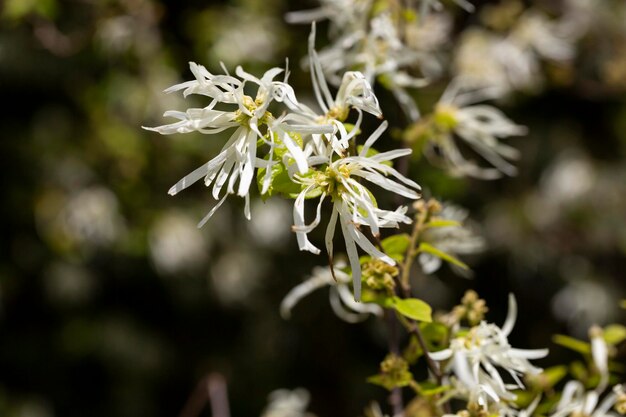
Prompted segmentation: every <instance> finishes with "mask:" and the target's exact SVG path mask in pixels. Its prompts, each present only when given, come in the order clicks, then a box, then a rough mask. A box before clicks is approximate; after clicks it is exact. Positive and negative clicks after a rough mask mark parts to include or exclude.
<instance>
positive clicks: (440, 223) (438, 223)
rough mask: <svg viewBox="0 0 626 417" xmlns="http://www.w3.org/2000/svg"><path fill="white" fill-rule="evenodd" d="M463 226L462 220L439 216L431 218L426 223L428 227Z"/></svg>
mask: <svg viewBox="0 0 626 417" xmlns="http://www.w3.org/2000/svg"><path fill="white" fill-rule="evenodd" d="M461 226H462V224H461V223H460V222H457V221H456V220H447V219H441V218H438V217H434V218H432V219H430V221H429V222H428V223H426V224H425V225H424V227H427V228H435V227H461Z"/></svg>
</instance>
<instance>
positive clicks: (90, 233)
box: [60, 186, 126, 246]
mask: <svg viewBox="0 0 626 417" xmlns="http://www.w3.org/2000/svg"><path fill="white" fill-rule="evenodd" d="M60 220H61V224H62V227H63V230H64V231H65V232H66V234H67V235H68V236H70V237H71V238H72V239H73V240H75V241H77V242H79V243H82V244H86V245H90V246H108V245H111V244H113V243H114V242H115V241H116V240H117V239H118V238H119V237H120V236H121V235H122V234H123V233H124V232H125V231H126V226H125V221H124V218H123V217H122V215H121V214H120V212H119V203H118V200H117V197H116V196H115V194H113V192H112V191H111V190H109V189H108V188H105V187H103V186H92V187H88V188H85V189H82V190H80V191H78V192H76V193H75V194H73V195H71V196H70V197H69V199H68V201H67V203H66V205H65V207H64V209H63V211H62V212H61V214H60Z"/></svg>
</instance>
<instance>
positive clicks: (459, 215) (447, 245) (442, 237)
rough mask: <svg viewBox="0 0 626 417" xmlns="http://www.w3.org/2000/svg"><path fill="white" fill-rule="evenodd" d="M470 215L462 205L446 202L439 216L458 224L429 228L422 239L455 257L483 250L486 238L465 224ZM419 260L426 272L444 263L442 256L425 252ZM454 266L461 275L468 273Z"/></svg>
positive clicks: (430, 272)
mask: <svg viewBox="0 0 626 417" xmlns="http://www.w3.org/2000/svg"><path fill="white" fill-rule="evenodd" d="M468 215H469V213H468V211H467V210H465V209H463V208H461V207H458V206H455V205H452V204H444V205H443V208H442V210H441V212H440V213H438V214H437V217H438V218H441V219H443V220H451V221H454V222H457V223H458V225H453V226H445V227H434V228H428V229H426V230H425V231H424V232H423V233H422V236H421V240H422V241H424V242H427V243H429V244H431V245H432V246H434V247H436V248H437V249H440V250H441V251H443V252H445V253H447V254H450V255H452V256H454V257H457V255H470V254H475V253H479V252H481V251H482V250H483V249H484V247H485V240H484V239H483V238H482V237H481V236H478V235H477V234H476V233H474V231H472V230H471V229H470V228H469V227H467V226H465V225H463V223H464V222H465V221H466V220H467V217H468ZM418 260H419V262H420V264H421V266H422V269H423V271H424V273H426V274H432V273H434V272H436V271H437V270H438V269H439V268H440V267H441V264H442V260H441V258H439V257H437V256H434V255H431V254H429V253H424V252H423V253H420V254H419V255H418ZM452 267H453V268H454V271H455V272H457V273H459V274H461V275H467V274H468V271H466V270H464V269H461V268H458V267H456V266H455V265H452Z"/></svg>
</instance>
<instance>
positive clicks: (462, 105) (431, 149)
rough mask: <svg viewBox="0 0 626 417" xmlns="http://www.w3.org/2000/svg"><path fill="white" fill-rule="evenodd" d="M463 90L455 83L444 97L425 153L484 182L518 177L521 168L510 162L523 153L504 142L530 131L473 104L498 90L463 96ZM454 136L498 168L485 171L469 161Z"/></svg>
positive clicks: (446, 165)
mask: <svg viewBox="0 0 626 417" xmlns="http://www.w3.org/2000/svg"><path fill="white" fill-rule="evenodd" d="M459 88H460V87H459V84H458V83H457V82H452V83H451V84H450V86H449V87H448V88H447V89H446V91H445V92H444V93H443V95H442V96H441V99H440V100H439V103H438V104H437V106H436V109H435V113H434V115H433V121H432V123H433V126H434V129H435V135H434V137H433V138H431V140H430V141H428V142H427V144H426V149H425V154H426V155H427V156H428V157H429V158H430V159H431V160H433V161H434V162H435V163H440V164H443V165H444V166H445V167H446V168H448V169H449V170H450V171H451V172H452V173H453V174H455V175H469V176H473V177H477V178H483V179H494V178H498V177H500V175H501V172H502V173H505V174H507V175H515V174H516V173H517V169H516V168H515V166H513V165H512V164H511V163H510V162H508V161H507V160H510V159H517V158H518V157H519V152H518V151H517V149H515V148H512V147H511V146H508V145H505V144H503V143H502V142H501V141H500V139H501V138H507V137H510V136H517V135H523V134H525V133H526V128H525V127H524V126H520V125H516V124H515V123H513V122H512V121H511V120H509V119H508V118H507V117H506V116H505V115H504V114H503V113H502V112H501V111H500V110H498V109H496V108H495V107H492V106H488V105H470V104H472V103H475V102H477V101H480V100H483V99H485V98H487V97H489V96H490V95H491V94H492V93H495V91H494V90H480V91H471V92H464V93H459ZM454 137H457V138H459V139H461V140H463V142H464V143H465V144H467V145H468V146H469V147H471V148H472V149H473V150H474V151H475V152H477V153H478V154H479V155H480V156H482V157H483V158H484V159H485V160H487V161H488V162H489V163H490V164H491V165H493V166H494V168H482V167H480V166H478V165H477V164H476V163H475V162H473V161H470V160H467V159H466V158H465V157H464V156H463V155H462V153H461V151H460V149H459V148H458V146H457V144H456V143H455V140H454ZM437 150H438V151H439V153H437V152H436V151H437Z"/></svg>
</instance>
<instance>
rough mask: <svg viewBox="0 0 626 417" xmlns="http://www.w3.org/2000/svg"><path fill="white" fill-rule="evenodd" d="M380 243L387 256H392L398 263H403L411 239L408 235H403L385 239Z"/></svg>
mask: <svg viewBox="0 0 626 417" xmlns="http://www.w3.org/2000/svg"><path fill="white" fill-rule="evenodd" d="M380 243H381V244H382V246H383V251H384V252H385V253H386V254H387V255H389V256H391V257H392V258H393V259H395V260H396V261H398V262H402V261H403V260H404V255H405V254H406V251H407V249H408V248H409V245H410V244H411V237H410V236H409V235H408V234H406V233H402V234H399V235H393V236H389V237H388V238H385V239H383V241H382V242H380Z"/></svg>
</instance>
